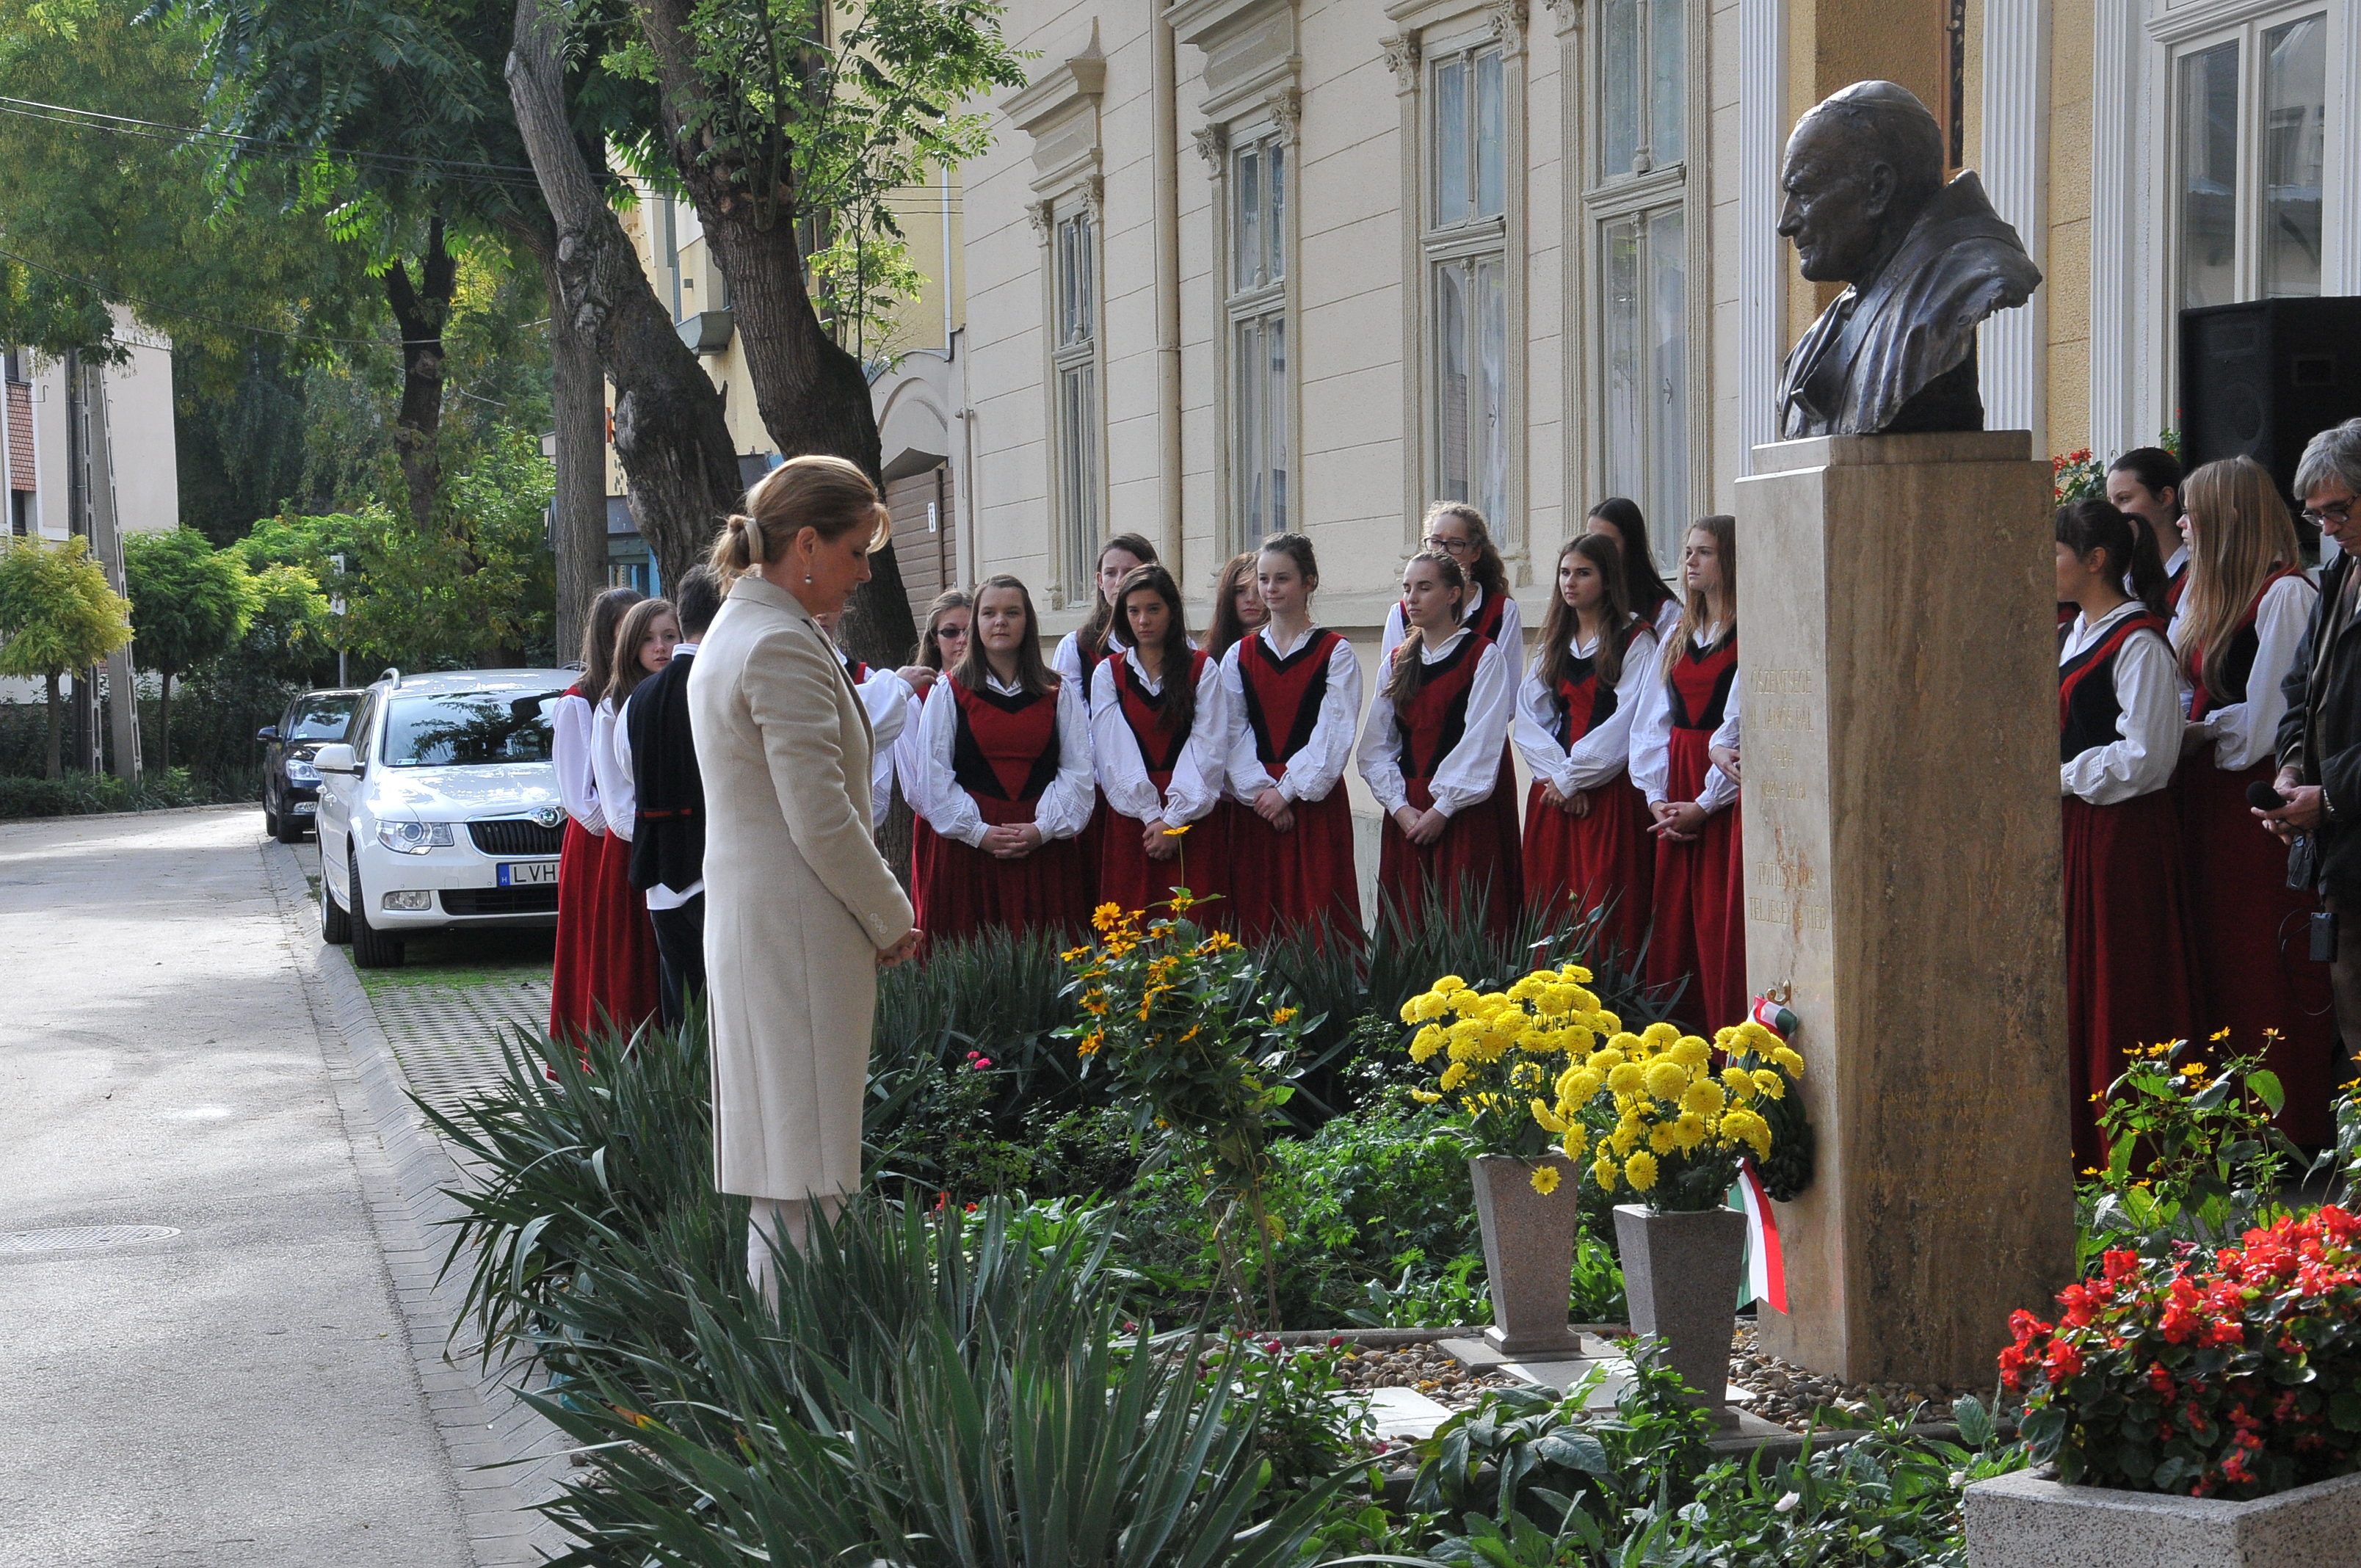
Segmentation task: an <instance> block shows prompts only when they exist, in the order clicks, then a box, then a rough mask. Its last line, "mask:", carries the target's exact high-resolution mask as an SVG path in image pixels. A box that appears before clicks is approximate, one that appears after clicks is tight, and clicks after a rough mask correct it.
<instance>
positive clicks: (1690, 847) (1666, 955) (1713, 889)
mask: <svg viewBox="0 0 2361 1568" xmlns="http://www.w3.org/2000/svg"><path fill="white" fill-rule="evenodd" d="M1681 585H1682V587H1685V588H1686V589H1687V590H1688V598H1687V602H1686V605H1685V606H1684V607H1683V609H1682V610H1681V619H1680V621H1679V623H1678V624H1677V625H1676V626H1675V628H1674V630H1673V635H1672V637H1671V638H1670V639H1668V640H1667V641H1665V643H1664V651H1663V652H1662V653H1661V654H1660V655H1659V656H1658V658H1657V661H1656V674H1655V678H1654V679H1653V680H1651V681H1650V682H1649V683H1648V691H1647V701H1646V705H1645V707H1643V708H1642V711H1641V713H1640V715H1639V717H1638V718H1636V719H1635V720H1634V721H1633V724H1632V728H1631V782H1632V783H1633V784H1637V785H1638V786H1639V787H1640V790H1641V792H1642V794H1644V795H1646V796H1647V801H1648V812H1649V815H1650V816H1651V817H1653V818H1654V822H1653V825H1652V826H1651V828H1650V829H1649V831H1651V832H1652V833H1653V834H1654V835H1655V839H1656V844H1655V855H1656V864H1655V870H1654V873H1653V874H1654V877H1655V893H1654V902H1655V926H1654V931H1653V936H1652V937H1651V938H1650V940H1649V944H1648V968H1647V976H1648V981H1649V983H1650V984H1652V985H1663V984H1668V983H1671V982H1674V981H1687V988H1686V990H1685V991H1684V992H1682V993H1681V1000H1680V1003H1679V1005H1680V1012H1681V1015H1682V1017H1683V1019H1684V1021H1686V1022H1687V1023H1688V1024H1690V1025H1693V1026H1695V1027H1697V1028H1698V1029H1699V1030H1700V1031H1702V1032H1703V1033H1706V1034H1708V1035H1710V1034H1711V1033H1712V1032H1713V1031H1714V1030H1716V1029H1719V1028H1722V1027H1724V1026H1726V1025H1731V1024H1736V1023H1740V1022H1742V1021H1743V1020H1744V1018H1745V1016H1746V921H1745V918H1744V916H1745V899H1744V894H1743V886H1744V883H1743V880H1742V878H1743V866H1744V861H1743V857H1742V851H1741V839H1740V831H1739V829H1740V823H1739V816H1738V781H1737V780H1736V779H1734V778H1732V777H1730V774H1729V773H1727V772H1726V771H1725V770H1724V769H1723V768H1722V767H1721V766H1720V765H1719V764H1718V763H1716V762H1714V761H1713V758H1712V755H1711V752H1712V748H1713V747H1714V746H1716V745H1732V744H1734V743H1735V740H1736V735H1735V726H1734V725H1733V724H1731V723H1730V720H1732V719H1734V718H1736V717H1737V710H1738V520H1737V519H1736V518H1733V517H1729V516H1725V515H1720V514H1717V515H1714V516H1711V517H1701V518H1699V519H1697V521H1696V522H1695V523H1694V524H1692V525H1691V526H1690V528H1689V532H1688V537H1687V539H1686V541H1685V542H1684V543H1683V544H1682V547H1681Z"/></svg>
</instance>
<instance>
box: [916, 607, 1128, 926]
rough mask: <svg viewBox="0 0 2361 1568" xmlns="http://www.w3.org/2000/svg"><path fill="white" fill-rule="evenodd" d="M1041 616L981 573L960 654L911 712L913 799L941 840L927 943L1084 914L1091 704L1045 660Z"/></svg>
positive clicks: (1088, 885)
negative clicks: (917, 766)
mask: <svg viewBox="0 0 2361 1568" xmlns="http://www.w3.org/2000/svg"><path fill="white" fill-rule="evenodd" d="M1038 624H1039V623H1038V621H1036V620H1035V619H1034V615H1033V596H1032V595H1031V594H1029V593H1027V592H1026V590H1025V585H1024V584H1023V583H1021V582H1019V581H1017V580H1016V578H1015V577H1008V576H999V577H987V578H986V579H984V583H983V587H980V588H978V589H977V590H976V595H975V616H974V620H973V622H972V630H971V631H970V634H969V637H968V646H967V652H966V653H965V654H964V655H962V656H961V659H960V662H959V663H958V664H957V665H955V666H953V668H952V670H951V673H950V679H949V680H948V681H947V682H945V683H943V685H944V689H943V691H942V693H941V695H939V696H937V697H936V698H935V699H934V700H933V701H931V702H929V703H928V704H927V706H926V708H925V710H924V712H923V713H922V714H921V715H920V716H919V720H918V734H919V757H920V761H921V764H922V768H923V776H922V778H921V780H920V783H919V786H918V787H919V789H920V791H921V794H920V797H919V799H918V801H917V807H918V809H919V810H920V811H921V812H923V813H924V814H925V815H926V818H927V820H928V822H930V823H932V824H933V825H934V829H935V831H936V833H938V834H939V835H940V842H939V846H938V848H939V855H938V858H937V860H936V862H935V876H934V880H933V884H932V885H931V886H930V887H929V888H928V892H927V902H928V919H930V920H932V921H933V922H934V924H932V925H930V926H926V927H920V929H922V930H924V931H925V932H926V933H927V938H928V941H934V940H938V939H939V938H947V937H957V936H964V935H967V934H969V933H972V932H975V931H981V930H983V929H986V928H987V927H1006V928H1009V929H1012V930H1019V931H1023V930H1031V929H1035V928H1050V929H1062V928H1067V927H1082V926H1084V925H1086V924H1087V923H1088V921H1089V919H1090V914H1091V905H1092V894H1093V892H1094V891H1095V890H1094V888H1093V883H1092V880H1091V873H1090V868H1089V866H1088V864H1087V863H1086V862H1085V861H1083V858H1082V844H1081V842H1080V839H1081V834H1082V829H1083V828H1085V827H1086V826H1087V825H1088V824H1089V822H1090V819H1091V798H1092V785H1091V746H1090V713H1089V709H1088V708H1087V707H1086V706H1085V705H1084V703H1083V701H1082V693H1081V691H1080V690H1078V689H1077V688H1076V686H1075V685H1074V683H1073V682H1071V681H1061V680H1060V679H1058V677H1056V676H1055V675H1052V674H1050V673H1049V666H1048V665H1046V664H1044V663H1042V662H1041V637H1040V632H1039V631H1038Z"/></svg>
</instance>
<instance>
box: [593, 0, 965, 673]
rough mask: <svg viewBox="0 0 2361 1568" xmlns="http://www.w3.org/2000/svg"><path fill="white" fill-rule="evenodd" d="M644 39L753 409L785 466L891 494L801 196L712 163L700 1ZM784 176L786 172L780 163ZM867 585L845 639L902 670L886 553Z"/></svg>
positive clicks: (647, 6)
mask: <svg viewBox="0 0 2361 1568" xmlns="http://www.w3.org/2000/svg"><path fill="white" fill-rule="evenodd" d="M638 4H639V7H640V17H641V22H642V32H643V34H644V35H645V36H646V38H647V40H648V43H649V45H650V47H651V48H652V49H653V50H654V53H655V57H656V75H657V81H658V84H659V89H660V91H659V93H658V97H659V101H660V104H661V113H662V118H663V121H664V138H665V140H666V141H667V142H668V143H669V144H670V146H671V148H672V154H673V163H674V165H675V167H676V168H677V169H678V170H679V171H680V177H681V183H682V186H683V188H684V189H686V192H688V196H689V200H690V201H692V202H693V203H696V206H697V219H698V221H699V222H700V223H702V224H703V225H704V226H705V237H706V243H707V244H708V245H710V246H711V247H713V253H714V256H715V258H716V259H717V260H719V263H720V264H721V271H722V274H723V276H724V277H726V278H728V279H729V280H730V318H731V322H732V324H734V325H735V326H736V328H737V329H738V339H739V343H740V345H741V352H742V353H743V354H744V355H745V356H746V373H747V376H748V377H749V378H751V379H752V381H753V383H754V408H755V411H757V412H758V413H760V414H761V415H762V419H763V429H764V430H766V431H768V432H769V433H770V436H771V440H772V442H773V443H774V444H775V445H776V446H777V448H778V451H779V455H781V456H783V457H799V456H802V455H804V454H806V453H811V452H818V453H825V454H828V455H830V456H836V457H842V458H844V459H846V460H847V461H849V462H852V463H857V464H859V465H860V466H861V468H862V472H863V473H865V474H867V475H868V476H869V477H871V478H872V479H874V480H877V481H878V482H879V488H884V477H883V474H882V472H881V470H882V467H883V465H884V455H883V454H882V453H881V452H880V451H879V449H878V437H877V411H876V409H875V407H874V406H873V404H872V403H871V401H870V398H869V375H868V372H867V370H866V368H865V367H863V366H862V363H861V361H860V360H859V359H857V358H855V357H854V356H852V355H851V354H848V353H846V352H845V350H844V349H843V348H842V347H840V346H839V345H838V344H837V343H836V342H835V341H834V340H833V339H831V338H830V337H829V335H828V334H827V333H825V332H823V331H822V330H820V324H819V316H818V313H817V312H815V311H814V310H813V308H812V301H811V293H810V291H809V290H808V289H807V288H806V286H805V280H804V257H803V249H802V247H801V245H800V244H798V242H797V241H796V212H797V210H798V209H797V196H796V192H795V191H794V190H793V189H791V188H789V187H787V186H786V185H785V184H784V183H783V184H782V185H781V186H780V187H779V188H778V189H777V190H775V191H773V192H767V193H766V196H767V199H766V200H763V201H757V200H756V199H755V198H754V196H753V194H752V193H751V192H749V191H748V189H747V187H746V185H745V184H744V183H743V182H742V181H740V180H739V179H738V178H737V177H738V176H740V175H741V174H744V173H748V172H751V170H750V169H749V166H748V163H747V162H746V161H745V160H743V159H741V158H735V157H719V158H717V157H713V156H711V154H712V148H711V147H710V145H709V141H710V138H709V137H707V136H705V135H704V134H703V133H702V132H701V131H699V130H698V129H697V112H698V109H699V106H700V105H701V104H703V103H705V102H706V101H707V100H708V99H709V98H710V97H711V96H712V95H713V91H714V90H713V89H711V88H709V87H708V84H707V83H706V82H704V81H703V80H702V79H701V78H700V76H699V74H698V72H697V66H696V63H695V62H696V52H695V48H696V46H695V44H694V42H693V40H692V39H691V38H690V36H689V17H690V15H691V12H692V10H693V6H694V0H638ZM781 167H782V168H785V167H788V164H787V163H786V161H785V159H782V162H781ZM870 572H871V576H870V580H869V582H868V583H867V584H866V585H865V586H863V587H862V588H861V590H860V591H859V592H857V593H855V594H854V595H853V597H852V602H851V604H849V605H848V606H846V607H845V614H844V623H843V625H842V627H841V628H840V630H839V632H838V635H839V636H840V638H841V639H842V640H843V641H844V645H845V646H846V647H847V648H850V649H851V651H852V652H853V654H854V655H855V656H856V657H858V658H862V659H865V660H867V661H868V662H869V663H873V664H881V665H885V666H889V667H890V666H893V665H898V664H900V663H903V662H904V661H905V660H906V659H908V658H909V656H910V647H911V645H912V644H913V643H915V642H916V641H917V637H918V629H917V621H916V620H915V618H914V617H913V616H912V615H911V613H910V596H909V592H908V590H907V589H906V588H905V587H903V584H902V569H901V566H900V565H899V564H898V563H897V562H896V561H895V556H894V550H893V546H892V545H891V544H890V543H889V544H888V545H887V546H886V547H885V548H884V549H883V550H880V551H877V552H876V553H875V554H873V555H872V556H871V557H870Z"/></svg>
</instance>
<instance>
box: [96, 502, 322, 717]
mask: <svg viewBox="0 0 2361 1568" xmlns="http://www.w3.org/2000/svg"><path fill="white" fill-rule="evenodd" d="M123 580H124V587H125V588H126V590H127V592H128V595H129V598H130V599H131V635H132V644H131V651H132V655H133V657H134V659H135V660H136V661H137V663H138V665H139V667H140V668H141V669H143V670H154V671H157V672H158V673H159V674H162V676H163V677H164V685H165V690H166V691H167V692H168V693H169V692H170V689H171V682H172V677H173V676H174V675H176V674H180V673H181V671H183V670H185V669H187V668H188V667H189V666H190V665H192V664H196V663H203V661H204V660H207V659H210V658H212V657H214V655H215V654H217V653H221V652H225V651H227V649H228V648H229V646H230V644H231V643H233V642H235V641H237V640H238V639H239V638H241V637H243V636H245V635H246V629H247V627H248V626H250V625H252V624H253V621H254V617H255V613H256V612H257V611H258V610H259V609H261V608H262V595H261V593H260V592H259V591H258V589H257V588H256V587H255V584H254V579H253V577H252V576H250V575H249V574H248V573H247V569H246V562H245V559H244V558H243V557H242V556H240V555H239V554H236V552H234V551H226V550H215V549H214V546H213V542H212V541H211V540H208V539H207V538H206V537H205V536H204V535H203V534H202V533H199V532H197V531H196V530H195V529H193V528H175V529H172V530H170V531H169V532H163V533H134V534H131V535H128V536H127V537H126V538H125V540H124V541H123ZM277 583H278V585H279V588H280V592H281V594H282V597H283V593H284V588H285V586H286V579H284V578H280V579H277Z"/></svg>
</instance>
